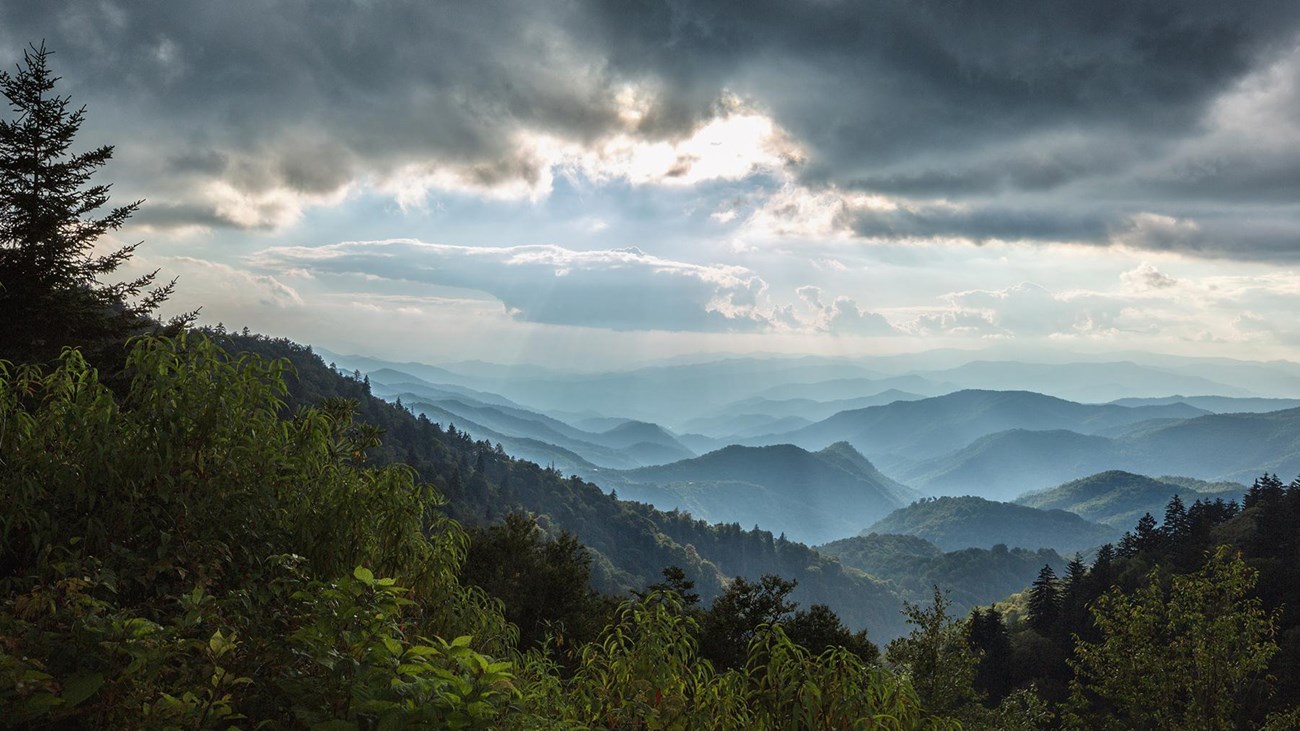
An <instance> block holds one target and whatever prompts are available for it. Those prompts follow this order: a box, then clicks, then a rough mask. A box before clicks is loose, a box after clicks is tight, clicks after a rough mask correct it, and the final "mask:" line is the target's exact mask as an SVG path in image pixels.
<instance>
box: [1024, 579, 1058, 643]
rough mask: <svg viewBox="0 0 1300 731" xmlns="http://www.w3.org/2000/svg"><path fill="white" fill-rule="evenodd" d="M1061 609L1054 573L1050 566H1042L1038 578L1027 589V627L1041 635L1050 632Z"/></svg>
mask: <svg viewBox="0 0 1300 731" xmlns="http://www.w3.org/2000/svg"><path fill="white" fill-rule="evenodd" d="M1060 608H1061V592H1060V588H1059V587H1058V586H1057V581H1056V572H1055V571H1053V570H1052V567H1051V565H1050V564H1043V568H1042V570H1040V571H1039V572H1038V578H1037V579H1034V583H1033V584H1032V585H1031V586H1030V588H1029V626H1030V627H1033V628H1034V629H1036V630H1038V631H1039V632H1041V633H1043V634H1047V633H1048V632H1049V631H1051V629H1052V626H1053V625H1054V624H1056V618H1057V616H1058V615H1059V613H1060Z"/></svg>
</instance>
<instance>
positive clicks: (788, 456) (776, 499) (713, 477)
mask: <svg viewBox="0 0 1300 731" xmlns="http://www.w3.org/2000/svg"><path fill="white" fill-rule="evenodd" d="M602 484H604V485H606V486H607V487H610V488H613V489H616V490H618V493H619V496H620V497H623V498H631V499H634V500H640V501H644V502H648V503H650V504H652V505H654V506H656V507H658V508H660V509H663V510H670V509H674V508H675V509H680V510H686V511H689V512H690V513H691V514H692V515H694V516H696V517H697V518H702V519H705V520H709V521H713V522H719V521H720V522H726V523H733V522H734V523H739V524H741V525H744V526H752V525H758V526H760V527H762V528H764V529H767V530H771V531H773V532H778V533H780V532H783V533H785V534H786V535H787V536H789V537H790V538H791V539H792V540H799V541H826V540H831V539H834V538H840V537H843V536H846V535H852V534H853V533H854V532H855V531H856V530H858V529H859V528H860V527H861V525H862V524H863V523H864V522H870V521H873V520H875V519H877V518H879V517H883V516H884V515H886V514H888V513H889V512H890V511H892V510H894V509H895V508H897V507H899V506H901V505H905V504H907V502H909V501H911V500H914V499H915V498H916V497H917V496H918V495H919V493H917V492H916V491H914V490H912V489H911V488H909V487H907V486H905V485H902V484H900V483H898V482H896V481H894V480H892V479H890V478H889V477H886V476H885V475H883V474H881V473H880V472H879V471H878V470H877V469H876V468H875V467H874V466H873V465H872V464H871V462H870V461H868V460H867V459H866V458H865V457H863V456H862V455H861V454H859V453H858V452H857V451H856V450H854V449H853V448H852V447H851V446H850V445H848V444H847V443H837V444H832V445H830V446H829V447H827V448H825V449H823V450H821V451H819V452H809V451H807V450H804V449H801V448H799V447H796V446H794V445H791V444H782V445H772V446H766V447H743V446H730V447H726V448H724V449H720V450H718V451H715V452H710V453H709V454H705V455H703V456H700V457H696V458H693V459H688V460H683V461H680V462H674V463H672V464H667V465H661V466H658V467H643V468H640V469H635V470H626V471H622V472H618V473H614V474H607V475H605V476H603V477H602Z"/></svg>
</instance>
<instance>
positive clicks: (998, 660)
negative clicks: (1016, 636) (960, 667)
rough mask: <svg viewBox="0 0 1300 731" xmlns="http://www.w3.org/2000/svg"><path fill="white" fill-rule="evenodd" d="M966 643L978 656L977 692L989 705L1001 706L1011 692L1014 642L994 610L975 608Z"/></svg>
mask: <svg viewBox="0 0 1300 731" xmlns="http://www.w3.org/2000/svg"><path fill="white" fill-rule="evenodd" d="M966 639H967V641H968V642H970V646H971V649H972V650H974V651H976V652H978V653H979V664H978V665H976V666H975V680H974V685H975V690H977V691H979V692H980V693H983V694H984V695H985V697H986V699H987V702H988V703H989V704H990V705H995V704H997V703H999V702H1000V701H1001V700H1002V699H1003V698H1005V697H1006V696H1007V694H1008V693H1010V692H1011V639H1010V638H1009V637H1008V635H1007V627H1006V625H1005V624H1003V622H1002V614H1001V612H999V611H998V610H997V609H996V608H994V607H989V608H988V609H987V610H983V609H980V608H979V607H976V608H975V609H973V610H971V614H970V618H969V619H967V620H966Z"/></svg>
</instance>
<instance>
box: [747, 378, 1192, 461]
mask: <svg viewBox="0 0 1300 731" xmlns="http://www.w3.org/2000/svg"><path fill="white" fill-rule="evenodd" d="M1204 413H1206V412H1204V411H1202V410H1200V409H1197V408H1194V407H1192V406H1187V405H1186V404H1171V405H1165V406H1144V407H1138V408H1128V407H1123V406H1112V405H1108V404H1080V403H1076V402H1073V401H1066V400H1064V399H1059V398H1056V397H1054V396H1045V395H1043V394H1040V393H1034V392H1032V391H981V390H965V391H956V392H954V393H950V394H945V395H943V396H936V397H933V398H927V399H920V400H916V401H896V402H893V403H890V404H887V405H883V406H872V407H868V408H865V409H856V410H852V411H842V412H840V413H838V414H835V415H834V416H831V417H830V418H828V419H825V420H823V421H820V422H817V423H816V424H812V425H811V426H807V427H804V428H802V429H798V430H796V431H793V432H790V433H788V434H780V435H772V436H771V437H770V439H773V440H787V441H790V442H791V443H793V444H798V445H800V446H802V447H805V448H808V449H817V448H820V447H821V446H823V445H824V444H829V443H831V442H834V441H841V440H843V441H847V442H849V443H850V444H852V445H853V446H854V447H855V448H856V449H858V450H859V451H861V452H862V453H863V454H866V455H868V457H871V458H873V459H875V458H877V457H879V456H884V455H891V454H892V455H895V456H901V457H904V458H907V459H912V460H920V459H926V458H931V457H936V456H939V455H942V454H945V453H948V452H951V451H952V450H956V449H960V448H962V447H965V446H967V445H969V444H971V443H972V442H973V441H975V440H976V439H979V438H980V437H984V436H987V435H989V434H993V433H996V432H1000V431H1005V430H1008V429H1025V430H1031V431H1044V430H1055V429H1070V430H1073V431H1077V432H1081V433H1087V432H1088V431H1091V430H1096V429H1104V428H1108V427H1111V426H1115V425H1119V424H1132V423H1137V422H1140V421H1146V420H1149V419H1156V418H1168V417H1173V418H1188V417H1191V416H1199V415H1201V414H1204Z"/></svg>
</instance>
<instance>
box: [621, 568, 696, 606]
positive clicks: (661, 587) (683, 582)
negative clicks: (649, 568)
mask: <svg viewBox="0 0 1300 731" xmlns="http://www.w3.org/2000/svg"><path fill="white" fill-rule="evenodd" d="M661 573H662V574H663V577H664V580H663V581H660V582H657V583H654V584H651V585H650V586H647V587H646V590H645V591H634V592H632V593H633V594H635V595H636V596H637V598H638V599H644V598H646V597H647V596H649V595H650V594H651V593H653V592H656V591H657V592H660V593H664V592H672V593H674V594H676V595H677V597H678V598H679V599H681V600H682V608H684V609H687V610H691V609H694V608H695V605H697V604H699V603H700V595H699V594H697V593H696V592H695V582H694V581H691V580H690V579H688V578H686V571H685V570H684V569H683V568H682V567H681V566H667V567H665V568H664V570H663V571H662V572H661Z"/></svg>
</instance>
